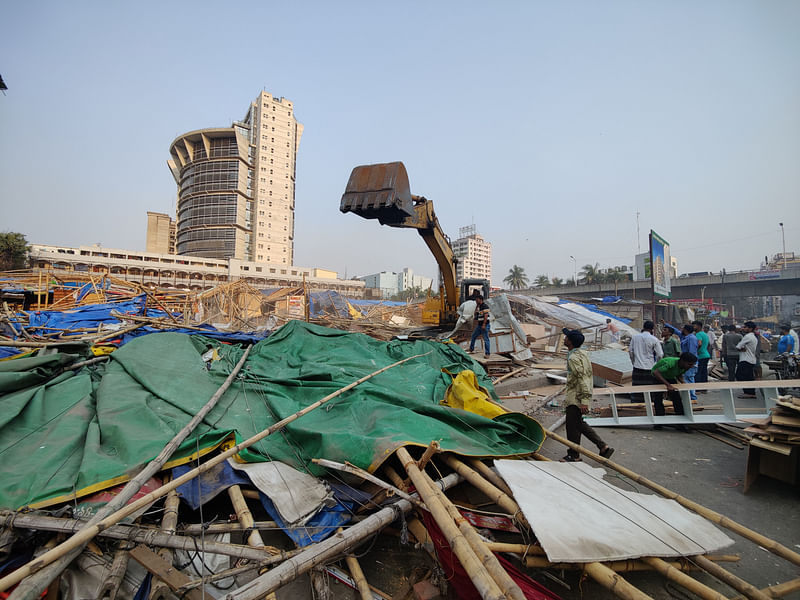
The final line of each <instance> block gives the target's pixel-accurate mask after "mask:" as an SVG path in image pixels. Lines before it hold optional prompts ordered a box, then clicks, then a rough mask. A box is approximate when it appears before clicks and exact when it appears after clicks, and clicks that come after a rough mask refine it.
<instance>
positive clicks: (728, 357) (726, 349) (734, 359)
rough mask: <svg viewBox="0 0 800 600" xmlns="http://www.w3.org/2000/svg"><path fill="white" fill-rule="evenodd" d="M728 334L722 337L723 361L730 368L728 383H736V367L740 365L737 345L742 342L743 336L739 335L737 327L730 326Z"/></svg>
mask: <svg viewBox="0 0 800 600" xmlns="http://www.w3.org/2000/svg"><path fill="white" fill-rule="evenodd" d="M727 329H728V333H726V334H725V335H723V336H722V359H723V360H724V361H725V366H726V367H727V368H728V381H736V365H737V364H739V351H738V350H737V349H736V344H738V343H739V342H741V341H742V334H741V333H737V331H736V325H728V327H727Z"/></svg>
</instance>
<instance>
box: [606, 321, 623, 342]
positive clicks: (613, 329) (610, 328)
mask: <svg viewBox="0 0 800 600" xmlns="http://www.w3.org/2000/svg"><path fill="white" fill-rule="evenodd" d="M602 331H607V332H608V334H609V335H610V336H611V343H612V344H616V343H619V327H617V326H616V325H614V322H613V321H612V320H611V319H606V326H605V327H603V329H602Z"/></svg>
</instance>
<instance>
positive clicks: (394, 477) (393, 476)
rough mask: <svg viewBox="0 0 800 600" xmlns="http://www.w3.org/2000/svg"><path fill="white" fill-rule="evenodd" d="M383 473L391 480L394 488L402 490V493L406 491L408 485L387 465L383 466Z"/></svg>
mask: <svg viewBox="0 0 800 600" xmlns="http://www.w3.org/2000/svg"><path fill="white" fill-rule="evenodd" d="M383 472H384V473H386V476H387V477H388V478H389V479H390V480H391V482H392V483H393V484H394V485H395V487H397V488H399V489H401V490H403V491H404V492H405V491H406V490H407V489H408V484H407V483H406V481H405V480H404V479H403V478H402V477H400V474H399V473H398V472H397V471H395V470H394V469H393V468H392V467H390V466H389V465H383Z"/></svg>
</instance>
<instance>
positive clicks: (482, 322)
mask: <svg viewBox="0 0 800 600" xmlns="http://www.w3.org/2000/svg"><path fill="white" fill-rule="evenodd" d="M475 304H476V305H477V306H476V307H475V330H474V331H473V332H472V338H471V339H470V340H469V351H470V352H474V351H475V340H477V339H478V337H479V336H480V335H481V334H483V352H484V354H485V355H486V356H487V357H488V356H489V354H491V351H490V348H489V306H488V305H487V304H486V302H485V301H484V299H483V296H481V295H480V294H478V295H477V296H475Z"/></svg>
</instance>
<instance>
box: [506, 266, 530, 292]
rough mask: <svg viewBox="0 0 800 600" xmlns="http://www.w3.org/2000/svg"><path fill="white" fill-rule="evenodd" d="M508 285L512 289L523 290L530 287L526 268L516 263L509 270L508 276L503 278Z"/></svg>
mask: <svg viewBox="0 0 800 600" xmlns="http://www.w3.org/2000/svg"><path fill="white" fill-rule="evenodd" d="M503 281H504V282H505V283H507V284H508V287H509V288H511V289H512V290H521V289H522V288H526V287H528V276H527V275H525V269H523V268H522V267H519V266H517V265H514V266H513V267H511V268H510V269H509V270H508V276H507V277H506V278H505V279H503Z"/></svg>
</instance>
